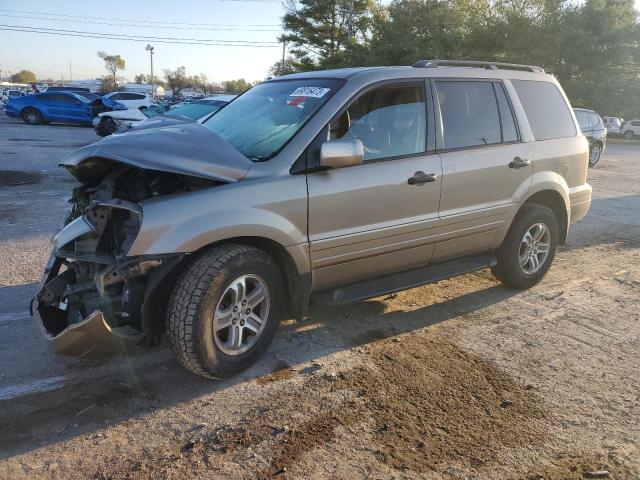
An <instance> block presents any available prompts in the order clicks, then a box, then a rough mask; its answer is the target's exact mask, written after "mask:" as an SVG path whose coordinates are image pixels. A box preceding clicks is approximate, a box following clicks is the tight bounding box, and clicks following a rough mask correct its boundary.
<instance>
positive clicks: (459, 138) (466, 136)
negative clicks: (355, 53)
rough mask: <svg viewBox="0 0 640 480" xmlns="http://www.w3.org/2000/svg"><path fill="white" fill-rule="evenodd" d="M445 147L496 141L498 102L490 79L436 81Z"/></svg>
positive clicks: (467, 145)
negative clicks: (488, 80)
mask: <svg viewBox="0 0 640 480" xmlns="http://www.w3.org/2000/svg"><path fill="white" fill-rule="evenodd" d="M436 89H437V91H438V101H439V103H440V112H441V114H442V128H443V136H444V148H445V149H450V148H464V147H474V146H479V145H493V144H498V143H500V142H501V140H502V135H501V132H500V116H499V114H498V104H497V102H496V96H495V93H494V90H493V84H492V83H491V82H483V81H477V82H476V81H437V82H436Z"/></svg>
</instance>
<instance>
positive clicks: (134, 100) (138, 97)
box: [104, 92, 153, 108]
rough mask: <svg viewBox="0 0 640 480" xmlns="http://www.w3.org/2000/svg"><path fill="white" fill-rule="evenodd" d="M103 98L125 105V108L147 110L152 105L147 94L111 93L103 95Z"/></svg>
mask: <svg viewBox="0 0 640 480" xmlns="http://www.w3.org/2000/svg"><path fill="white" fill-rule="evenodd" d="M104 98H109V99H111V100H115V101H116V102H118V103H121V104H123V105H125V106H126V107H127V108H140V107H144V108H148V107H150V106H151V105H153V100H152V99H151V95H149V94H148V93H136V92H111V93H107V94H106V95H104Z"/></svg>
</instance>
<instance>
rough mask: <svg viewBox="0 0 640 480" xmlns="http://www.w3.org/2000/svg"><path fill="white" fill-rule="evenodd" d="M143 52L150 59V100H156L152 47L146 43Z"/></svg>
mask: <svg viewBox="0 0 640 480" xmlns="http://www.w3.org/2000/svg"><path fill="white" fill-rule="evenodd" d="M145 50H146V51H147V52H149V56H150V57H151V99H152V100H153V99H155V98H156V88H155V79H154V78H153V46H152V45H151V44H150V43H147V46H146V47H145Z"/></svg>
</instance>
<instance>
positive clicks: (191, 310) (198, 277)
mask: <svg viewBox="0 0 640 480" xmlns="http://www.w3.org/2000/svg"><path fill="white" fill-rule="evenodd" d="M282 295H283V289H282V278H281V275H280V270H279V268H278V265H277V264H276V262H275V261H274V260H273V258H271V257H270V256H269V255H267V254H266V253H265V252H263V251H262V250H259V249H257V248H254V247H250V246H246V245H221V246H218V247H215V248H213V249H211V250H209V251H208V252H207V253H205V254H203V255H201V256H199V257H197V258H195V259H194V260H193V261H192V263H191V265H189V266H188V267H187V268H186V270H185V271H184V272H183V273H182V275H181V276H180V278H179V279H178V281H177V283H176V285H175V287H174V289H173V292H172V294H171V298H170V301H169V307H168V312H167V319H168V330H169V339H170V342H171V346H172V348H173V352H174V353H175V355H176V358H177V359H178V362H180V364H181V365H182V366H184V367H186V368H187V369H189V370H191V371H192V372H194V373H197V374H199V375H202V376H205V377H209V378H220V377H229V376H232V375H235V374H237V373H239V372H241V371H242V370H244V369H246V368H248V367H249V366H251V365H252V364H253V363H254V362H255V361H256V360H258V358H259V357H260V356H261V355H262V354H263V353H264V351H265V350H266V349H267V347H268V346H269V344H270V343H271V340H272V339H273V337H274V335H275V333H276V330H277V329H278V325H279V323H280V320H281V319H282V317H283V310H284V309H283V299H282Z"/></svg>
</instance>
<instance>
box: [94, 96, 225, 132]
mask: <svg viewBox="0 0 640 480" xmlns="http://www.w3.org/2000/svg"><path fill="white" fill-rule="evenodd" d="M234 98H236V95H217V96H215V97H206V98H203V99H202V100H196V101H194V102H190V103H182V104H179V105H176V106H174V107H173V108H171V109H170V110H168V111H166V112H165V111H164V110H163V109H162V107H159V106H158V105H151V106H150V107H148V108H146V109H142V110H141V109H138V108H132V109H128V110H114V111H111V112H103V113H99V114H98V115H97V116H96V117H95V118H94V119H93V126H94V128H95V130H96V133H97V134H98V135H100V136H101V137H106V136H107V135H111V134H112V133H115V132H123V131H126V130H129V129H140V128H154V127H161V126H163V125H167V124H169V123H175V122H176V121H177V122H192V121H197V122H201V123H202V122H204V121H205V120H206V119H207V118H209V117H210V116H211V115H213V114H214V113H216V112H217V111H218V110H220V109H221V108H222V107H224V106H225V105H226V104H227V103H229V102H230V101H231V100H233V99H234Z"/></svg>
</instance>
